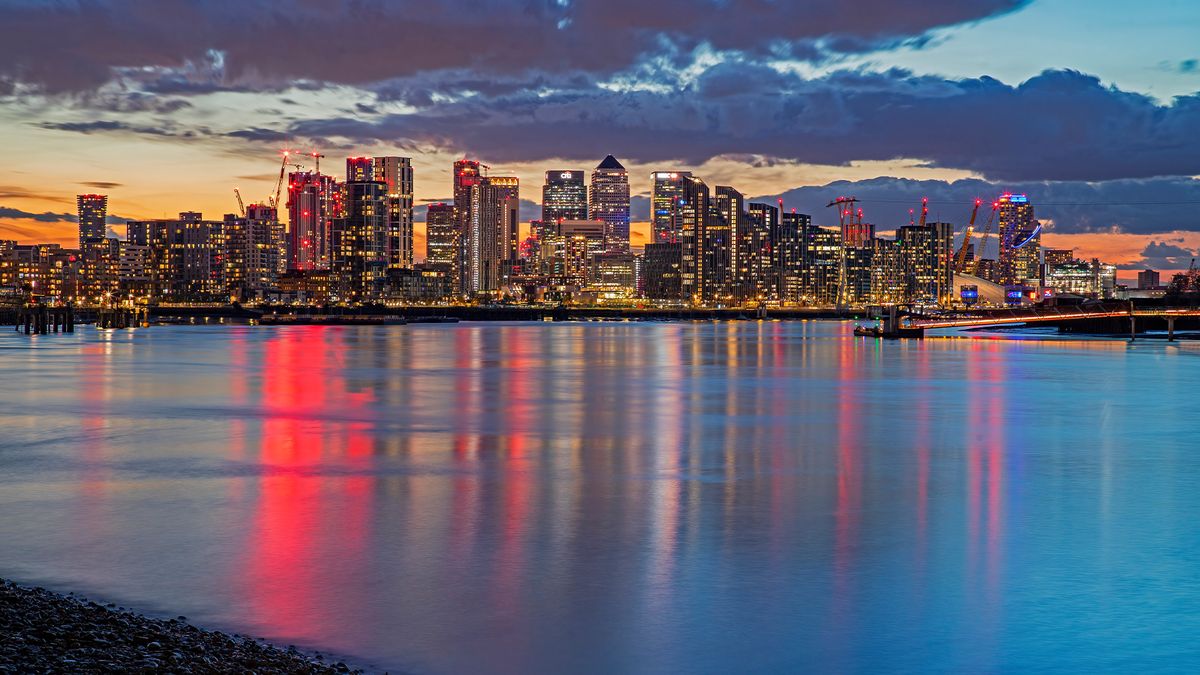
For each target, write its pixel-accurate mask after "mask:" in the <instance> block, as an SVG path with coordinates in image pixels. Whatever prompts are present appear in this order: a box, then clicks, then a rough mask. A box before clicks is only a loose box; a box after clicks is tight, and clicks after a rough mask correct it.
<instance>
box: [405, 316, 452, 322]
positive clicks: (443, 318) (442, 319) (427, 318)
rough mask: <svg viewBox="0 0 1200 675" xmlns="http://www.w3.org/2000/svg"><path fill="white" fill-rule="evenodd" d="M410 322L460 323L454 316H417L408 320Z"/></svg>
mask: <svg viewBox="0 0 1200 675" xmlns="http://www.w3.org/2000/svg"><path fill="white" fill-rule="evenodd" d="M408 322H409V323H458V318H457V317H453V316H417V317H413V318H411V319H409V320H408Z"/></svg>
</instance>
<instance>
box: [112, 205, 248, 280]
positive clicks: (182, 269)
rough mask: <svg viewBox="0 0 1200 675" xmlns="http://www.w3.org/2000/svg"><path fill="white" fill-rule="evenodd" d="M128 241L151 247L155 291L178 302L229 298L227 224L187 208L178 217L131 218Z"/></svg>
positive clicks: (151, 267) (151, 270)
mask: <svg viewBox="0 0 1200 675" xmlns="http://www.w3.org/2000/svg"><path fill="white" fill-rule="evenodd" d="M128 241H129V242H130V243H132V244H134V245H136V246H147V247H149V248H150V275H149V276H150V285H151V293H152V295H154V296H155V297H157V298H160V299H164V300H174V301H203V302H211V301H217V300H222V301H227V300H228V299H229V285H228V280H227V272H228V265H227V262H226V256H227V255H228V250H229V247H228V242H227V240H226V237H225V223H224V222H223V221H220V220H204V216H203V215H202V214H200V213H198V212H195V211H184V212H183V213H180V214H179V218H178V219H176V220H143V221H130V222H129V224H128Z"/></svg>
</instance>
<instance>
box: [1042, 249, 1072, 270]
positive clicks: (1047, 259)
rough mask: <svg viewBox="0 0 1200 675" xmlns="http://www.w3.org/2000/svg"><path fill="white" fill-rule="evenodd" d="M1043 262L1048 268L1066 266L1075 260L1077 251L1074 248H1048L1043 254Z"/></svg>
mask: <svg viewBox="0 0 1200 675" xmlns="http://www.w3.org/2000/svg"><path fill="white" fill-rule="evenodd" d="M1042 259H1043V262H1044V263H1045V265H1046V266H1047V267H1054V266H1055V265H1065V264H1067V263H1069V262H1073V261H1074V260H1075V249H1073V248H1048V249H1046V250H1045V252H1044V253H1043V254H1042Z"/></svg>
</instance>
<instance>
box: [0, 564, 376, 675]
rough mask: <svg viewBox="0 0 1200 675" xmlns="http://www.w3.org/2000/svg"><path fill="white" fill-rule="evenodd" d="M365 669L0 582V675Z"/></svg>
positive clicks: (42, 590) (49, 592)
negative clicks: (25, 674) (12, 674)
mask: <svg viewBox="0 0 1200 675" xmlns="http://www.w3.org/2000/svg"><path fill="white" fill-rule="evenodd" d="M164 671H167V672H184V673H187V672H206V673H249V672H254V673H259V674H262V673H312V674H314V675H318V674H320V675H323V674H326V673H352V672H362V671H358V670H352V669H350V668H349V667H348V666H346V664H345V663H341V662H334V663H327V662H326V659H324V658H323V657H322V656H321V655H320V654H312V655H308V654H304V653H301V652H299V651H297V650H295V649H294V648H291V647H289V648H287V649H281V648H279V647H275V646H272V645H269V644H266V643H263V642H259V641H256V640H254V639H252V638H248V637H245V636H242V635H227V634H225V633H221V632H218V631H208V630H202V629H200V628H197V627H195V626H193V625H191V624H189V623H187V621H186V620H185V619H184V618H183V617H179V618H177V619H169V620H165V621H164V620H161V619H152V618H149V617H146V616H142V615H140V614H135V613H133V612H130V611H126V610H123V609H119V608H117V607H115V606H113V605H111V604H110V605H101V604H98V603H95V602H89V601H88V600H87V599H86V598H81V597H78V596H75V595H59V594H58V593H53V592H51V591H48V590H46V589H44V588H37V587H28V586H21V585H18V584H16V583H13V582H11V581H7V580H3V579H0V673H71V672H76V673H77V672H89V673H91V672H113V673H115V672H121V673H131V672H132V673H150V672H164Z"/></svg>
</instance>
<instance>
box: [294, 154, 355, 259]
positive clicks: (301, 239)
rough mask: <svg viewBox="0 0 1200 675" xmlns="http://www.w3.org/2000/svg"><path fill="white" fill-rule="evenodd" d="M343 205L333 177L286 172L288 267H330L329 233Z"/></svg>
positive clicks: (311, 173)
mask: <svg viewBox="0 0 1200 675" xmlns="http://www.w3.org/2000/svg"><path fill="white" fill-rule="evenodd" d="M342 206H343V201H342V191H341V188H340V186H339V185H338V182H337V180H336V179H334V177H333V176H326V175H323V174H319V173H316V172H314V171H296V172H293V173H290V174H288V200H287V208H288V269H293V270H302V271H311V270H327V269H329V261H330V246H329V237H330V232H331V230H332V228H333V220H334V219H335V218H338V217H340V216H341V215H342Z"/></svg>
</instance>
